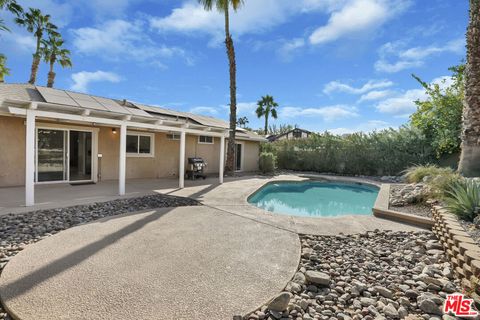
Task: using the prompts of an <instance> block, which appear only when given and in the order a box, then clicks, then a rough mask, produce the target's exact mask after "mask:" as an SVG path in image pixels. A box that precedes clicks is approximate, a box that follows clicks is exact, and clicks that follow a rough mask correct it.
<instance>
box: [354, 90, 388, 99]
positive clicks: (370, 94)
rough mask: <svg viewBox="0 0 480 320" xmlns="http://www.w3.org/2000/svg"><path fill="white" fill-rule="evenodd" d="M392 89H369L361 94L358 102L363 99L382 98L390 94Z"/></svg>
mask: <svg viewBox="0 0 480 320" xmlns="http://www.w3.org/2000/svg"><path fill="white" fill-rule="evenodd" d="M392 93H393V91H391V90H374V91H370V92H368V93H365V94H363V95H362V96H361V97H360V99H359V100H358V102H363V101H375V100H381V99H384V98H386V97H388V96H390V95H392Z"/></svg>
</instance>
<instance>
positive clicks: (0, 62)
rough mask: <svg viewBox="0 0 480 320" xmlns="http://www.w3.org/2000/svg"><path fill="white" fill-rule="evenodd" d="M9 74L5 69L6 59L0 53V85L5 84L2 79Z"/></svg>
mask: <svg viewBox="0 0 480 320" xmlns="http://www.w3.org/2000/svg"><path fill="white" fill-rule="evenodd" d="M9 74H10V69H8V68H7V57H5V55H3V54H1V53H0V83H3V82H5V80H4V77H5V76H8V75H9Z"/></svg>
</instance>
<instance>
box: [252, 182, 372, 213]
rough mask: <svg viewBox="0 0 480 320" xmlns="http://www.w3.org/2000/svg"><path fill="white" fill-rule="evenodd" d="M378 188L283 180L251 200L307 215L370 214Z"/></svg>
mask: <svg viewBox="0 0 480 320" xmlns="http://www.w3.org/2000/svg"><path fill="white" fill-rule="evenodd" d="M378 190H379V189H378V188H376V187H374V186H369V185H364V184H354V183H338V182H321V181H307V182H279V183H271V184H267V185H265V186H264V187H262V188H261V189H259V190H258V191H257V192H256V193H254V194H253V195H252V196H251V197H250V198H249V199H248V202H249V203H251V204H253V205H255V206H257V207H259V208H262V209H264V210H267V211H271V212H275V213H279V214H286V215H294V216H304V217H305V216H306V217H335V216H342V215H370V214H372V207H373V204H374V203H375V200H376V199H377V195H378Z"/></svg>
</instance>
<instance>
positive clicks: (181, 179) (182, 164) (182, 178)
mask: <svg viewBox="0 0 480 320" xmlns="http://www.w3.org/2000/svg"><path fill="white" fill-rule="evenodd" d="M179 161H180V163H179V166H178V188H180V189H183V188H184V187H185V131H182V132H181V133H180V160H179Z"/></svg>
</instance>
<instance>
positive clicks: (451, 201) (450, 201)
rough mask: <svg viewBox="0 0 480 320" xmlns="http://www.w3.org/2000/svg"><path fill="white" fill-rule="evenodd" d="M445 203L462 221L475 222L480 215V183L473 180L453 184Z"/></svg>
mask: <svg viewBox="0 0 480 320" xmlns="http://www.w3.org/2000/svg"><path fill="white" fill-rule="evenodd" d="M445 203H446V204H447V206H446V208H447V209H449V210H450V211H451V212H452V213H454V214H456V215H457V216H459V217H460V218H461V219H464V220H467V221H473V219H474V218H475V217H476V216H477V215H478V214H479V213H480V183H478V182H476V181H474V180H471V179H470V180H468V179H466V180H463V181H461V182H458V181H457V182H454V183H452V184H451V185H450V190H448V191H447V195H446V198H445Z"/></svg>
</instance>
